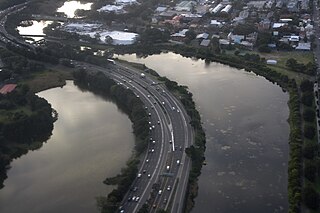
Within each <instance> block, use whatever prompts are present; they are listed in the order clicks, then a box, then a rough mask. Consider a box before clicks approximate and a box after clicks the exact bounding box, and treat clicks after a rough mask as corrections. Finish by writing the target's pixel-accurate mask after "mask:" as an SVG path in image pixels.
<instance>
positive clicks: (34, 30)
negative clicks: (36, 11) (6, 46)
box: [17, 20, 52, 41]
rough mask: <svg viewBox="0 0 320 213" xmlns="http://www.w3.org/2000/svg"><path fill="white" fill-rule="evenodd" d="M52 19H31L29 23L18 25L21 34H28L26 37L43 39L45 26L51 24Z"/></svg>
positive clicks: (36, 39)
mask: <svg viewBox="0 0 320 213" xmlns="http://www.w3.org/2000/svg"><path fill="white" fill-rule="evenodd" d="M51 23H52V21H35V20H29V21H28V24H27V25H23V26H18V27H17V30H18V32H19V34H20V35H22V36H23V35H27V36H25V37H26V38H31V39H33V40H34V41H39V40H41V39H43V38H44V37H43V36H44V35H45V34H44V33H43V28H45V27H47V26H48V25H49V24H51Z"/></svg>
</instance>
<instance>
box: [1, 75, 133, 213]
mask: <svg viewBox="0 0 320 213" xmlns="http://www.w3.org/2000/svg"><path fill="white" fill-rule="evenodd" d="M38 95H39V96H41V97H43V98H45V99H47V100H48V102H49V103H50V104H51V105H52V106H53V108H54V109H56V110H57V111H58V113H59V119H58V120H57V122H55V124H54V130H53V134H52V136H51V138H50V139H49V140H48V141H47V142H46V143H44V144H43V146H42V147H41V148H40V149H38V150H36V151H30V152H29V153H28V154H26V155H24V156H22V157H20V158H19V159H16V160H14V161H13V162H12V163H11V167H12V168H11V169H10V170H9V171H8V178H7V180H6V181H5V182H4V184H5V187H4V188H3V189H2V190H0V212H1V213H25V212H32V213H40V212H41V213H43V212H46V213H51V212H52V213H56V212H78V213H81V212H90V213H91V212H98V209H97V207H96V201H95V197H97V196H101V195H103V196H104V195H106V194H108V193H109V192H111V190H112V189H113V188H112V187H111V186H106V185H105V184H103V183H102V181H103V180H104V179H105V178H106V177H111V176H114V175H117V174H118V173H119V172H120V169H121V168H122V167H124V166H125V164H126V161H127V160H128V159H129V157H130V156H131V154H132V150H133V147H134V135H133V134H132V127H131V122H130V120H129V119H128V116H127V115H125V114H124V113H122V112H121V111H120V110H119V109H118V108H117V107H116V105H115V104H114V103H112V102H110V101H106V100H103V99H102V98H100V97H98V96H96V95H94V94H92V93H90V92H82V91H80V90H79V89H78V88H77V87H76V86H74V85H73V83H72V81H68V82H67V85H66V86H64V87H63V88H54V89H49V90H46V91H43V92H40V93H39V94H38Z"/></svg>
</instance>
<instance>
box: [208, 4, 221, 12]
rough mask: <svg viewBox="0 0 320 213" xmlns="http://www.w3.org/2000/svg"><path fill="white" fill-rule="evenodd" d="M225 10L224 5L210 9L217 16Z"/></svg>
mask: <svg viewBox="0 0 320 213" xmlns="http://www.w3.org/2000/svg"><path fill="white" fill-rule="evenodd" d="M222 8H223V4H221V3H220V4H218V5H217V6H216V7H215V8H211V9H209V12H210V13H213V14H216V13H218V12H219V11H220V10H221V9H222Z"/></svg>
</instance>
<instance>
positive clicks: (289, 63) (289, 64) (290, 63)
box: [286, 58, 298, 69]
mask: <svg viewBox="0 0 320 213" xmlns="http://www.w3.org/2000/svg"><path fill="white" fill-rule="evenodd" d="M297 64H298V62H297V60H296V59H293V58H289V59H288V60H287V62H286V66H287V67H289V68H290V69H294V68H295V67H296V66H297Z"/></svg>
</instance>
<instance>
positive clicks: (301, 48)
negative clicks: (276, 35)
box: [296, 42, 311, 50]
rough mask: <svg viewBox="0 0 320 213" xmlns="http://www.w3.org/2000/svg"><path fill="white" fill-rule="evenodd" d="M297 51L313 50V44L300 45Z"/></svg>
mask: <svg viewBox="0 0 320 213" xmlns="http://www.w3.org/2000/svg"><path fill="white" fill-rule="evenodd" d="M296 50H311V43H310V42H307V43H302V42H300V43H298V46H297V47H296Z"/></svg>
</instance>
